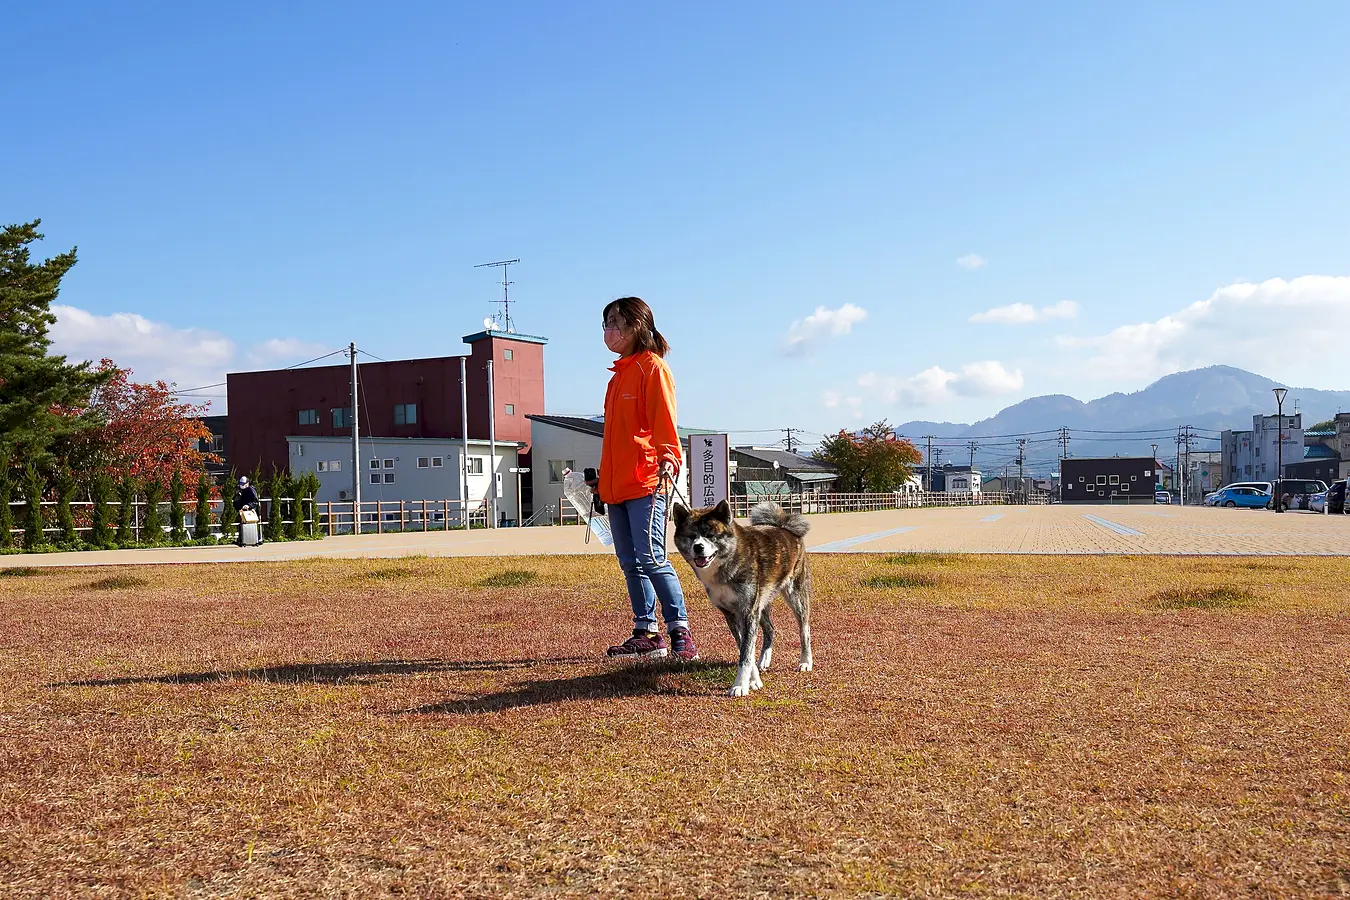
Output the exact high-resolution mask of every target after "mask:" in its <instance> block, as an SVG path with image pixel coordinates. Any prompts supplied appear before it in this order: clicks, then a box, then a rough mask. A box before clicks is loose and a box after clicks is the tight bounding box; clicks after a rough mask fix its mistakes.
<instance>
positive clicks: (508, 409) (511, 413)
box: [506, 403, 516, 416]
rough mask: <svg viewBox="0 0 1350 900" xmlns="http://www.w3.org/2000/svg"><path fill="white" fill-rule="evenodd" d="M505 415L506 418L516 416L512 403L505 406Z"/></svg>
mask: <svg viewBox="0 0 1350 900" xmlns="http://www.w3.org/2000/svg"><path fill="white" fill-rule="evenodd" d="M506 414H507V415H508V416H514V415H515V414H516V405H515V404H514V403H508V404H506Z"/></svg>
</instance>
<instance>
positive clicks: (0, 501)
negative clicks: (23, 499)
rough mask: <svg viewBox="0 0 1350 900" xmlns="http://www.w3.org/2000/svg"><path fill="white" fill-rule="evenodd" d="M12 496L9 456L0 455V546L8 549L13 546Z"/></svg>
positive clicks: (12, 484) (12, 483)
mask: <svg viewBox="0 0 1350 900" xmlns="http://www.w3.org/2000/svg"><path fill="white" fill-rule="evenodd" d="M13 498H14V478H13V476H12V475H11V474H10V467H9V457H7V456H3V455H0V548H3V549H5V550H8V549H9V548H10V547H13V546H14V535H13V534H11V533H10V532H11V530H12V529H13V528H14V511H13V510H12V509H10V506H9V504H10V501H11V500H12V499H13Z"/></svg>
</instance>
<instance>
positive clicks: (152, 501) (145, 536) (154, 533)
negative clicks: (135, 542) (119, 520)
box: [141, 478, 164, 544]
mask: <svg viewBox="0 0 1350 900" xmlns="http://www.w3.org/2000/svg"><path fill="white" fill-rule="evenodd" d="M163 502H164V483H163V482H162V481H160V480H159V479H157V478H151V479H149V480H148V481H146V482H145V518H144V519H142V520H141V543H142V544H162V543H164V517H163V516H161V515H160V513H159V505H160V504H161V503H163Z"/></svg>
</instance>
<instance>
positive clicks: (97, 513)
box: [89, 472, 112, 547]
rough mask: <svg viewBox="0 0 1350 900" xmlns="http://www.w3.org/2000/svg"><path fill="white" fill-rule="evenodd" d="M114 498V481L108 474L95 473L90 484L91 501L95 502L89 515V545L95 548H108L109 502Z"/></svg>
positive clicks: (109, 536)
mask: <svg viewBox="0 0 1350 900" xmlns="http://www.w3.org/2000/svg"><path fill="white" fill-rule="evenodd" d="M111 497H112V479H111V478H109V477H108V474H107V473H106V472H95V473H94V476H93V478H92V479H91V481H90V483H89V499H90V500H92V501H93V506H91V507H90V513H89V543H91V544H93V545H94V546H95V547H107V546H108V544H109V543H110V540H109V539H110V538H111V537H112V535H111V534H109V533H108V500H109V499H110V498H111Z"/></svg>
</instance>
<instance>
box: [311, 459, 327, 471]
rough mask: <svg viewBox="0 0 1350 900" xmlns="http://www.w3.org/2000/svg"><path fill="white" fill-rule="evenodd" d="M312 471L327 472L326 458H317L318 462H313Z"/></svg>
mask: <svg viewBox="0 0 1350 900" xmlns="http://www.w3.org/2000/svg"><path fill="white" fill-rule="evenodd" d="M314 471H316V472H327V471H328V460H326V459H321V460H319V461H318V462H316V463H315V464H314Z"/></svg>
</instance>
